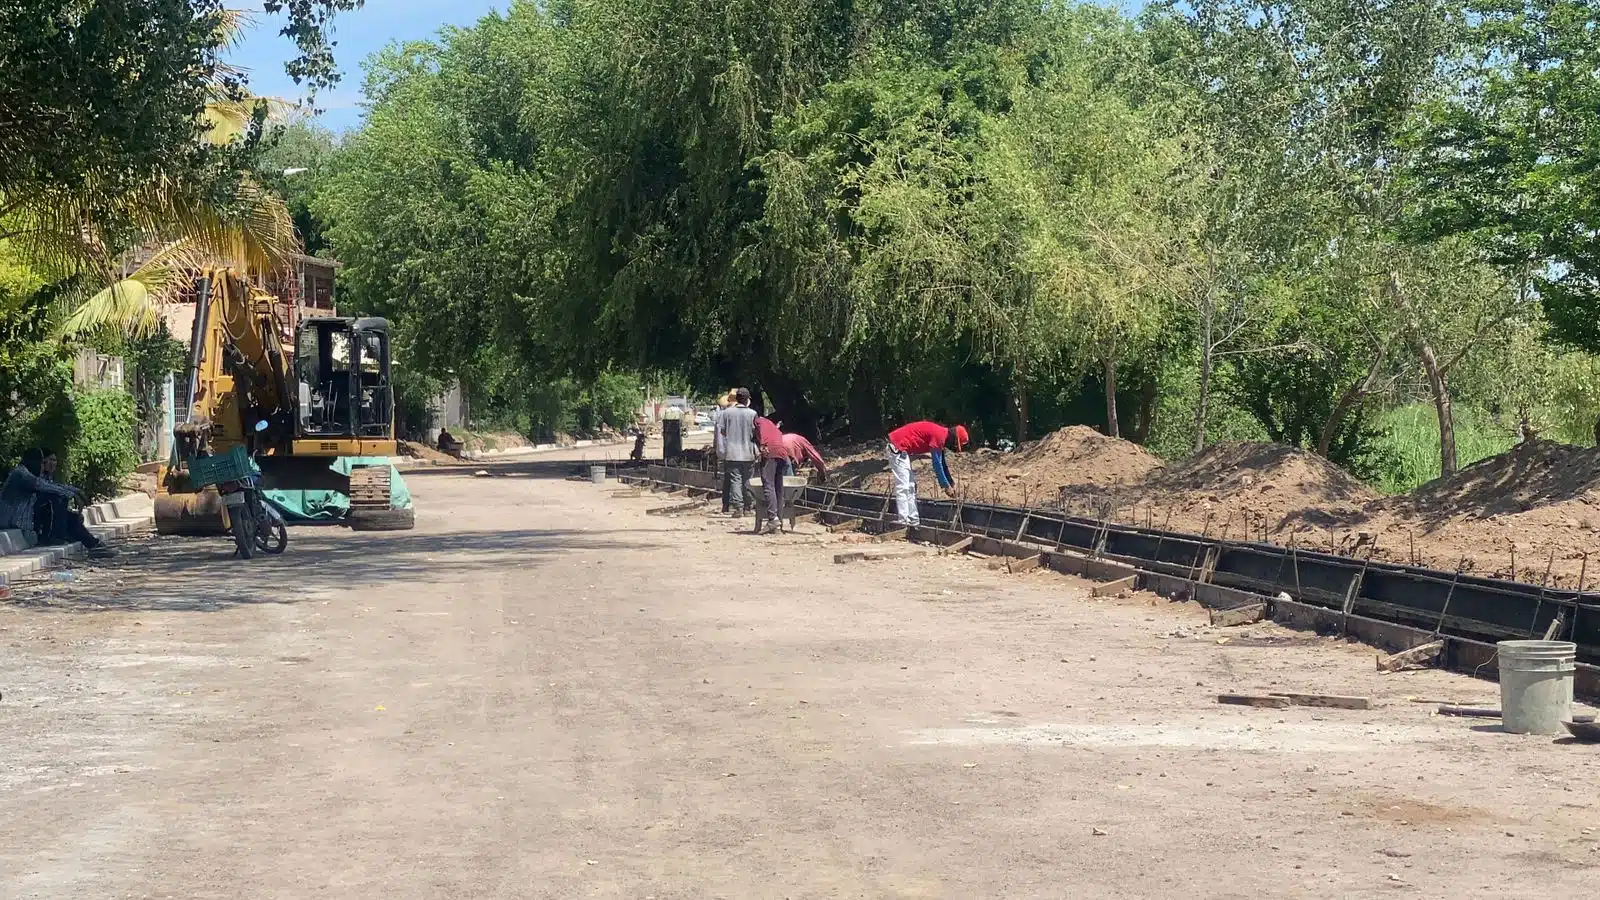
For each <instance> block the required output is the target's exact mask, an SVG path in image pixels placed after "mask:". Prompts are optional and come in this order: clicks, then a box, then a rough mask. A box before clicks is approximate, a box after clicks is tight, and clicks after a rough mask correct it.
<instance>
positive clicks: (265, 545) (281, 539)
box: [217, 422, 289, 559]
mask: <svg viewBox="0 0 1600 900" xmlns="http://www.w3.org/2000/svg"><path fill="white" fill-rule="evenodd" d="M265 424H266V423H265V422H259V423H257V427H256V430H258V431H259V430H261V426H263V425H265ZM217 491H218V493H220V494H222V503H223V505H224V506H226V507H227V509H228V525H229V530H231V531H232V532H233V543H234V547H235V548H236V549H237V552H238V554H239V557H240V558H241V559H250V558H251V557H252V556H254V555H255V554H256V552H258V551H259V552H261V553H265V554H268V555H269V556H276V555H278V554H279V553H282V552H283V551H284V550H285V549H287V548H288V546H289V526H288V525H287V524H286V523H285V522H284V521H283V516H281V515H279V514H278V511H277V509H275V508H274V507H273V506H272V504H271V503H268V502H267V498H266V495H265V494H263V493H262V492H261V470H260V469H259V468H257V467H256V465H255V461H254V460H251V462H250V471H249V472H248V473H246V474H243V475H241V476H240V477H239V478H237V479H235V480H232V481H224V482H223V483H221V484H219V485H217Z"/></svg>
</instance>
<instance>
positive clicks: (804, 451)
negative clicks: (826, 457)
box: [783, 431, 828, 481]
mask: <svg viewBox="0 0 1600 900" xmlns="http://www.w3.org/2000/svg"><path fill="white" fill-rule="evenodd" d="M783 446H784V447H786V448H788V450H789V464H790V468H791V469H793V468H795V467H798V466H799V465H800V464H801V463H805V462H809V463H811V466H812V468H814V469H816V470H817V477H818V478H820V479H821V480H823V481H827V480H828V467H827V465H826V464H824V463H823V461H822V454H821V453H818V452H817V448H816V447H813V446H812V445H811V442H810V441H808V440H806V439H805V437H804V436H802V435H798V434H790V433H789V432H787V431H785V432H784V433H783Z"/></svg>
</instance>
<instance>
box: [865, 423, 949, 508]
mask: <svg viewBox="0 0 1600 900" xmlns="http://www.w3.org/2000/svg"><path fill="white" fill-rule="evenodd" d="M966 445H967V428H966V426H965V425H955V426H950V427H946V426H944V425H940V424H938V423H937V422H912V423H911V424H909V425H902V426H900V427H899V428H896V429H895V430H893V431H891V432H889V440H888V442H887V443H886V444H885V445H884V456H886V457H887V458H888V460H889V471H890V472H891V473H893V474H894V508H895V513H896V514H897V518H898V519H899V522H900V524H901V525H907V526H914V525H919V524H921V519H920V518H919V517H918V515H917V480H916V477H915V476H914V475H912V474H911V457H913V456H921V455H923V454H926V455H927V456H929V457H930V458H931V459H932V461H933V476H934V477H935V478H937V479H938V480H939V487H940V488H942V489H943V490H944V493H945V496H947V497H953V496H955V491H956V480H955V478H954V477H952V476H951V475H950V467H949V466H948V465H946V463H945V458H944V457H945V451H946V450H952V451H955V452H958V453H959V452H960V451H961V450H962V449H963V448H965V447H966Z"/></svg>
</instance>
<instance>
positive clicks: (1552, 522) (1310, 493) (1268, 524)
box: [829, 426, 1600, 589]
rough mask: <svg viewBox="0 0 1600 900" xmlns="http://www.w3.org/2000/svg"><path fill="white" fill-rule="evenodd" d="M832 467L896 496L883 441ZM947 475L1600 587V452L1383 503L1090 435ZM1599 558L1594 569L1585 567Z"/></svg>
mask: <svg viewBox="0 0 1600 900" xmlns="http://www.w3.org/2000/svg"><path fill="white" fill-rule="evenodd" d="M829 457H830V460H829V462H830V468H831V475H832V477H830V479H829V480H830V481H832V482H833V483H835V484H840V485H843V486H847V487H856V488H859V489H862V490H869V491H877V492H888V491H889V490H890V487H891V483H890V482H891V479H890V476H889V473H888V466H887V464H886V463H885V461H884V459H883V444H882V442H881V441H873V442H868V443H865V444H857V445H853V446H849V447H840V448H837V449H836V450H835V452H833V453H831V454H829ZM914 465H915V466H916V468H917V472H918V475H917V487H918V489H919V492H920V493H922V494H923V495H924V496H935V495H936V494H937V493H938V488H937V484H936V483H935V481H934V479H933V475H932V473H931V472H930V471H928V463H927V462H926V461H918V462H916V463H915V464H914ZM951 467H952V469H953V470H954V472H955V475H956V477H957V479H958V481H959V482H960V484H961V486H962V491H963V493H964V495H965V496H966V497H967V498H968V499H969V500H974V501H978V502H994V503H1003V504H1008V505H1015V506H1037V507H1057V508H1061V509H1065V510H1066V511H1068V512H1072V513H1076V514H1079V515H1087V516H1094V517H1097V518H1105V517H1109V518H1112V519H1115V520H1117V521H1121V522H1133V523H1136V524H1139V525H1150V526H1154V527H1157V528H1162V527H1164V528H1168V529H1171V530H1173V531H1185V532H1190V533H1194V534H1202V533H1204V534H1210V535H1213V536H1216V535H1220V534H1226V535H1228V536H1229V537H1233V538H1237V539H1246V538H1247V536H1248V538H1249V539H1252V540H1261V541H1269V542H1272V543H1277V544H1286V543H1289V542H1290V541H1293V542H1295V543H1296V544H1297V545H1298V546H1301V547H1308V548H1314V549H1319V550H1323V551H1327V552H1335V553H1343V554H1349V555H1353V556H1357V557H1365V556H1367V555H1369V554H1370V555H1371V557H1372V558H1373V559H1380V560H1386V561H1390V562H1400V563H1408V564H1412V565H1422V566H1428V567H1431V568H1435V569H1441V570H1445V571H1453V570H1454V569H1456V568H1457V567H1461V568H1462V569H1463V571H1466V572H1470V573H1473V574H1478V575H1490V576H1493V577H1499V578H1515V579H1516V580H1520V581H1527V582H1532V583H1547V584H1549V585H1551V586H1552V587H1556V588H1576V587H1579V586H1580V584H1581V585H1582V586H1583V587H1584V588H1585V589H1594V588H1595V587H1596V585H1600V449H1595V448H1586V447H1573V446H1569V445H1566V444H1558V443H1555V442H1553V441H1542V440H1530V441H1526V442H1524V443H1522V444H1519V445H1518V446H1516V447H1515V448H1513V449H1512V450H1510V451H1508V452H1506V453H1503V454H1501V455H1499V456H1494V457H1490V458H1488V459H1485V460H1482V461H1480V462H1478V463H1476V464H1474V465H1471V466H1468V467H1467V468H1465V469H1462V470H1461V471H1460V472H1457V473H1456V474H1454V475H1451V476H1449V477H1447V478H1440V479H1436V480H1434V481H1432V482H1429V483H1428V484H1425V485H1422V486H1421V487H1419V488H1418V489H1416V490H1415V491H1412V492H1411V493H1409V494H1404V495H1401V496H1397V497H1387V498H1386V497H1382V496H1381V495H1379V494H1378V492H1377V491H1375V490H1374V489H1373V488H1371V487H1369V486H1368V485H1366V484H1364V483H1362V482H1361V481H1359V480H1357V479H1356V478H1355V477H1353V476H1351V475H1350V474H1349V473H1347V472H1345V471H1344V470H1343V469H1340V468H1339V467H1338V466H1335V465H1334V464H1333V463H1331V462H1329V461H1327V460H1326V459H1323V458H1322V457H1320V456H1317V455H1316V454H1314V453H1310V452H1308V451H1305V450H1300V449H1297V448H1294V447H1285V446H1282V445H1278V444H1264V443H1227V444H1216V445H1213V446H1211V447H1208V448H1206V449H1205V450H1203V451H1202V452H1200V453H1198V454H1196V455H1194V456H1192V457H1190V458H1189V459H1186V460H1183V461H1181V462H1177V463H1173V464H1171V465H1167V466H1163V465H1161V463H1160V461H1159V460H1158V459H1157V458H1156V457H1155V456H1153V455H1151V454H1150V453H1148V452H1147V451H1145V450H1144V449H1143V448H1142V447H1139V446H1138V445H1136V444H1132V443H1129V442H1127V441H1122V440H1118V439H1116V438H1108V437H1106V436H1105V435H1102V434H1100V433H1099V432H1097V431H1094V430H1093V429H1090V428H1086V427H1083V426H1073V427H1070V428H1063V429H1061V430H1060V431H1057V432H1055V433H1053V434H1050V435H1048V436H1046V437H1045V438H1044V439H1042V440H1039V441H1036V442H1034V443H1031V444H1026V445H1024V446H1023V447H1022V448H1021V449H1020V450H1018V451H1016V452H1011V453H1001V452H997V451H993V450H979V451H977V452H974V453H969V454H961V455H958V456H955V457H954V458H953V459H952V461H951ZM1591 550H1593V551H1595V559H1594V565H1593V566H1590V565H1588V564H1587V562H1586V554H1587V553H1589V552H1590V551H1591ZM1513 556H1515V560H1514V562H1513ZM1547 573H1548V575H1547Z"/></svg>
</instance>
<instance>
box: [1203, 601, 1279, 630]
mask: <svg viewBox="0 0 1600 900" xmlns="http://www.w3.org/2000/svg"><path fill="white" fill-rule="evenodd" d="M1266 617H1267V605H1266V604H1265V603H1248V604H1246V605H1244V606H1235V607H1233V608H1232V609H1213V610H1211V624H1212V625H1216V626H1218V627H1223V628H1231V627H1234V626H1236V625H1249V624H1251V623H1252V622H1259V621H1261V620H1262V619H1264V618H1266Z"/></svg>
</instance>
